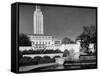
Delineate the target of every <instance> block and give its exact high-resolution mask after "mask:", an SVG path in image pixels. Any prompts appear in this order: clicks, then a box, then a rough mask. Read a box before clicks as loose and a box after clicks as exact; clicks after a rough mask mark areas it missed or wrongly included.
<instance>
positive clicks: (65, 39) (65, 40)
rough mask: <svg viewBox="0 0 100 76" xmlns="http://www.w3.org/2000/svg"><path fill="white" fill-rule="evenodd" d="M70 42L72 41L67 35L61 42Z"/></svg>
mask: <svg viewBox="0 0 100 76" xmlns="http://www.w3.org/2000/svg"><path fill="white" fill-rule="evenodd" d="M70 43H74V41H72V40H71V39H70V38H68V37H65V38H64V39H63V40H62V44H70Z"/></svg>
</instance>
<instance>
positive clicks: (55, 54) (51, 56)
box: [23, 53, 63, 58]
mask: <svg viewBox="0 0 100 76" xmlns="http://www.w3.org/2000/svg"><path fill="white" fill-rule="evenodd" d="M36 56H41V57H44V56H50V58H53V57H54V56H60V57H62V56H63V53H54V54H33V55H32V54H31V55H23V57H31V58H34V57H36Z"/></svg>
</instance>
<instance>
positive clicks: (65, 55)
mask: <svg viewBox="0 0 100 76" xmlns="http://www.w3.org/2000/svg"><path fill="white" fill-rule="evenodd" d="M69 54H70V52H69V51H68V50H67V49H66V50H65V51H64V53H63V57H67V56H69Z"/></svg>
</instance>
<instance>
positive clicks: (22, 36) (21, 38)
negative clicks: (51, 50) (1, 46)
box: [18, 34, 31, 46]
mask: <svg viewBox="0 0 100 76" xmlns="http://www.w3.org/2000/svg"><path fill="white" fill-rule="evenodd" d="M18 43H19V46H31V42H30V40H29V38H28V37H27V35H25V34H20V35H19V41H18Z"/></svg>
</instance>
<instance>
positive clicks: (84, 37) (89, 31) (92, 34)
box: [77, 25, 97, 50]
mask: <svg viewBox="0 0 100 76" xmlns="http://www.w3.org/2000/svg"><path fill="white" fill-rule="evenodd" d="M77 39H80V40H81V41H82V42H81V46H82V47H83V48H84V47H85V48H87V50H88V46H89V44H90V43H93V44H95V46H96V39H97V36H96V26H93V25H91V26H83V32H82V34H80V35H79V36H78V37H77Z"/></svg>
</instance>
